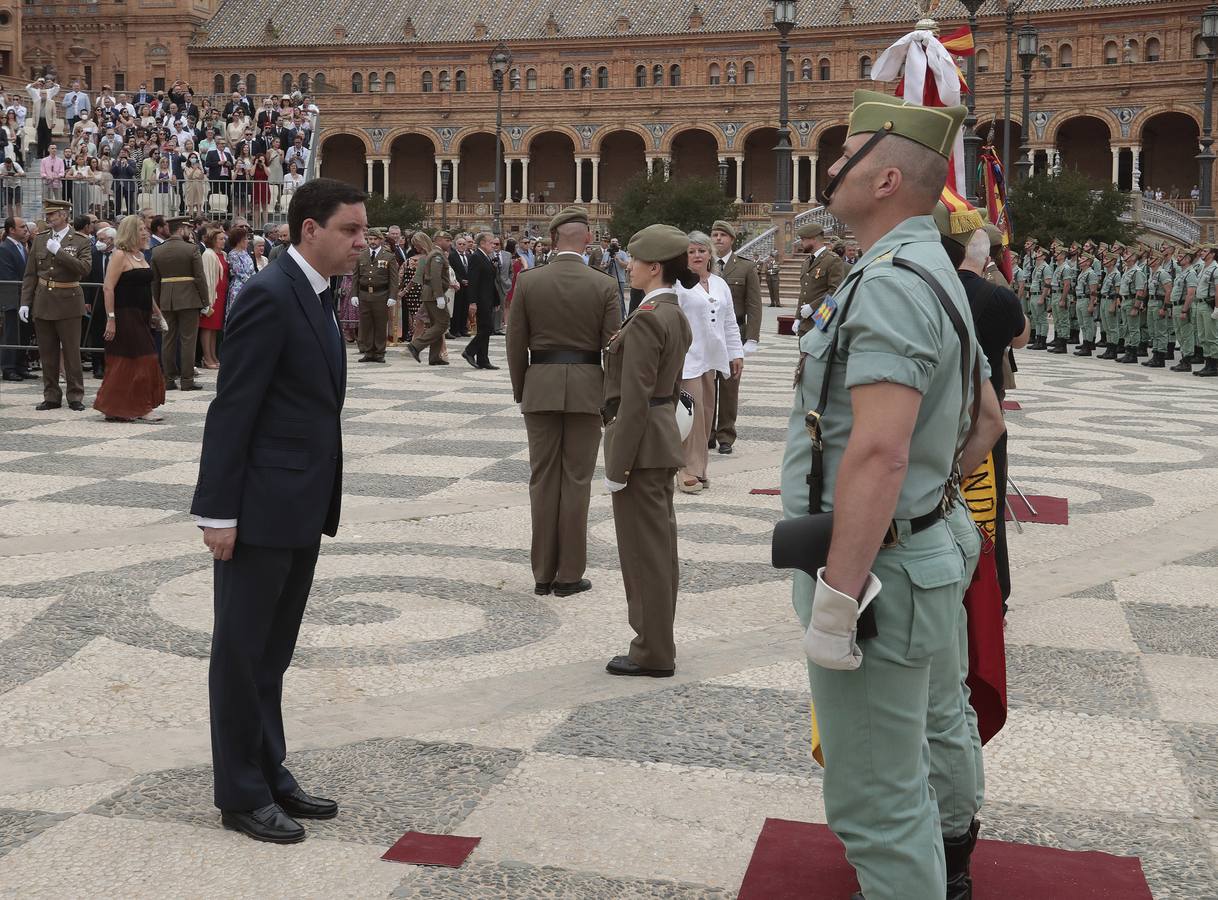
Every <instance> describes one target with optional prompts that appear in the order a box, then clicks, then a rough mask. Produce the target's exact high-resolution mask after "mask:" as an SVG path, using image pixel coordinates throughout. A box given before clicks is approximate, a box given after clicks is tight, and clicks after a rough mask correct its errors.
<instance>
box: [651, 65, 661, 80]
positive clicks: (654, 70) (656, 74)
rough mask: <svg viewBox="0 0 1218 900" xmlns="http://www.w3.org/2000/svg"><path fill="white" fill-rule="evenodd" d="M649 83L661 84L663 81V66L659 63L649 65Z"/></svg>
mask: <svg viewBox="0 0 1218 900" xmlns="http://www.w3.org/2000/svg"><path fill="white" fill-rule="evenodd" d="M651 83H652V84H663V83H664V67H663V66H661V65H660V64H659V63H657V64H656V65H654V66H652V67H651Z"/></svg>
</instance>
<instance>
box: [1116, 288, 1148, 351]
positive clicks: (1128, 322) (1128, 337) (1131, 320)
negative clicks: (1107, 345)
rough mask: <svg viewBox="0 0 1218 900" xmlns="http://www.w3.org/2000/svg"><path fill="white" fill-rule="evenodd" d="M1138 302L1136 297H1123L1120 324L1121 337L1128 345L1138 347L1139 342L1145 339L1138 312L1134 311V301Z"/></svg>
mask: <svg viewBox="0 0 1218 900" xmlns="http://www.w3.org/2000/svg"><path fill="white" fill-rule="evenodd" d="M1136 302H1137V299H1136V298H1135V297H1122V298H1121V310H1120V316H1121V324H1120V329H1121V330H1120V332H1119V333H1120V339H1121V340H1123V341H1124V342H1125V346H1126V347H1133V348H1136V347H1137V346H1138V344H1140V343H1141V342H1142V341H1144V340H1145V338H1144V337H1142V330H1141V320H1140V319H1139V317H1138V315H1137V313H1135V312H1134V311H1133V306H1134V303H1136Z"/></svg>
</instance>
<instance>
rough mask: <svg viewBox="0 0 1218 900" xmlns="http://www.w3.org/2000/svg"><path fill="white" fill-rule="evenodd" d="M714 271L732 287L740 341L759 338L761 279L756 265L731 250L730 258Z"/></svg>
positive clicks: (757, 339) (758, 339)
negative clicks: (719, 269) (720, 268)
mask: <svg viewBox="0 0 1218 900" xmlns="http://www.w3.org/2000/svg"><path fill="white" fill-rule="evenodd" d="M716 272H717V274H718V275H720V276H721V277H722V278H723V280H724V281H726V282H727V286H728V287H729V288H731V289H732V305H733V306H734V307H735V308H736V324H737V325H739V326H740V339H741V340H742V341H760V340H761V279H760V278H758V277H757V266H756V265H755V264H754V263H753V261H752V260H751V259H749V258H748V257H747V256H741V255H740V254H739V253H736V252H735V251H732V255H731V258H729V259H728V261H727V264H726V265H725V266H724V267H723V271H722V272H718V267H717V266H716Z"/></svg>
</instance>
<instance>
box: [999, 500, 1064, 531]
mask: <svg viewBox="0 0 1218 900" xmlns="http://www.w3.org/2000/svg"><path fill="white" fill-rule="evenodd" d="M1028 500H1029V501H1031V503H1032V506H1033V507H1035V508H1036V515H1033V514H1032V510H1030V509H1028V504H1027V503H1024V502H1023V498H1022V497H1020V496H1019V495H1018V494H1007V521H1008V522H1009V521H1011V510H1012V509H1014V510H1015V514H1016V515H1017V516H1019V521H1020V523H1022V524H1024V525H1027V524H1028V523H1029V522H1031V523H1033V524H1036V525H1069V524H1070V510H1069V506H1070V504H1069V502H1068V501H1067V500H1066V498H1065V497H1042V496H1040V495H1039V494H1028Z"/></svg>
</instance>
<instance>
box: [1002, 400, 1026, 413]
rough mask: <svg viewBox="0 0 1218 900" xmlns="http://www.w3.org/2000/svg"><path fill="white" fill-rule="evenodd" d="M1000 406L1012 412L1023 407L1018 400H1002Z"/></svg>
mask: <svg viewBox="0 0 1218 900" xmlns="http://www.w3.org/2000/svg"><path fill="white" fill-rule="evenodd" d="M1002 408H1003V409H1005V410H1007V411H1008V412H1013V411H1014V410H1017V409H1023V407H1022V406H1020V405H1019V401H1018V400H1003V401H1002Z"/></svg>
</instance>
